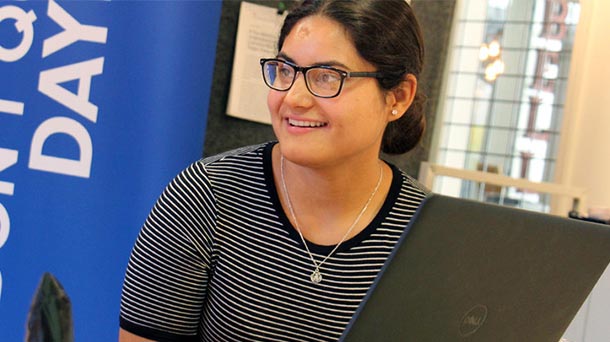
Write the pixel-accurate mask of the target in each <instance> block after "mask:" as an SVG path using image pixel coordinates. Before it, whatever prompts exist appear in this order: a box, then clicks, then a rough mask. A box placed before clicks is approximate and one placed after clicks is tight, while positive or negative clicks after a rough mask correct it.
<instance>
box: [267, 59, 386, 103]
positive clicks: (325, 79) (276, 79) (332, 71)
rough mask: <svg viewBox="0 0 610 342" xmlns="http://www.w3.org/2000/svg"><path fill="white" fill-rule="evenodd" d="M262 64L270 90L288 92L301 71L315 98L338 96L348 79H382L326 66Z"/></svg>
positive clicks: (269, 61)
mask: <svg viewBox="0 0 610 342" xmlns="http://www.w3.org/2000/svg"><path fill="white" fill-rule="evenodd" d="M260 62H261V67H262V69H263V79H264V80H265V84H266V85H267V86H268V87H269V88H271V89H273V90H278V91H288V89H290V88H291V87H292V85H293V84H294V81H295V80H296V79H297V73H298V72H299V71H300V72H301V73H302V74H303V76H304V78H305V86H307V90H309V92H310V93H311V94H313V95H314V96H317V97H322V98H331V97H336V96H338V95H339V93H341V88H343V82H344V81H345V79H346V78H348V77H374V78H380V77H381V73H379V72H347V71H344V70H341V69H336V68H333V67H329V66H324V65H315V66H308V67H301V66H298V65H296V64H293V63H290V62H287V61H284V60H281V59H277V58H262V59H261V61H260Z"/></svg>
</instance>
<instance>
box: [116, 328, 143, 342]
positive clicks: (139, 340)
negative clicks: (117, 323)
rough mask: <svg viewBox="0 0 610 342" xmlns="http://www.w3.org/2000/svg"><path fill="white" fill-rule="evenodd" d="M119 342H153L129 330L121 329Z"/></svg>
mask: <svg viewBox="0 0 610 342" xmlns="http://www.w3.org/2000/svg"><path fill="white" fill-rule="evenodd" d="M119 342H151V341H150V340H147V339H145V338H144V337H140V336H138V335H134V334H132V333H130V332H129V331H127V330H123V329H122V328H119Z"/></svg>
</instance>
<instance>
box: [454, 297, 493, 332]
mask: <svg viewBox="0 0 610 342" xmlns="http://www.w3.org/2000/svg"><path fill="white" fill-rule="evenodd" d="M485 319H487V307H486V306H485V305H481V304H479V305H475V306H474V307H473V308H472V309H470V310H468V312H466V314H465V315H464V316H463V317H462V321H461V323H460V336H462V337H466V336H470V335H472V334H474V333H475V332H477V330H478V329H479V328H480V327H481V326H482V325H483V323H485Z"/></svg>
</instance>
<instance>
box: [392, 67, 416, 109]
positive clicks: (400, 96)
mask: <svg viewBox="0 0 610 342" xmlns="http://www.w3.org/2000/svg"><path fill="white" fill-rule="evenodd" d="M416 92H417V78H415V76H414V75H413V74H406V75H405V76H404V79H403V80H402V82H400V84H398V85H397V86H396V87H394V88H393V89H392V90H390V91H388V93H387V96H386V103H387V105H388V108H389V110H388V115H389V121H394V120H398V119H399V118H400V117H402V116H403V115H404V114H405V113H406V112H407V109H409V107H410V106H411V103H413V99H414V98H415V93H416Z"/></svg>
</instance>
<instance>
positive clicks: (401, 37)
mask: <svg viewBox="0 0 610 342" xmlns="http://www.w3.org/2000/svg"><path fill="white" fill-rule="evenodd" d="M312 15H323V16H326V17H328V18H330V19H332V20H335V21H336V22H338V23H340V24H341V25H342V26H343V27H344V28H345V29H346V31H347V32H348V35H349V36H350V37H351V39H352V41H353V42H354V45H355V47H356V50H357V51H358V53H359V54H360V56H362V58H364V59H365V60H367V61H368V62H369V63H371V64H373V65H375V66H376V67H377V70H378V71H380V72H381V73H382V74H383V76H382V77H381V78H380V79H378V81H379V85H380V86H381V88H382V89H385V90H390V89H392V88H394V87H396V86H398V85H399V84H400V83H401V82H402V81H403V79H404V76H405V75H406V74H413V75H414V76H415V77H416V78H417V79H419V75H420V73H421V71H422V68H423V63H424V43H423V38H422V33H421V28H420V26H419V23H418V21H417V19H416V18H415V14H414V13H413V10H412V8H411V6H409V4H408V3H407V2H406V1H405V0H383V1H380V0H354V1H349V0H304V1H301V2H300V3H298V4H297V5H296V6H295V7H294V8H293V9H292V10H291V11H290V12H289V13H288V16H287V17H286V19H285V20H284V25H283V26H282V30H281V31H280V37H279V40H278V49H279V50H281V49H282V46H283V45H284V40H285V39H286V36H288V34H289V33H290V31H291V30H292V28H293V27H294V25H295V24H296V23H297V22H298V21H299V20H301V19H303V18H305V17H309V16H312ZM425 100H426V97H425V96H424V95H423V94H422V92H421V91H420V90H419V87H418V90H417V93H416V94H415V99H414V101H413V104H411V106H410V107H409V109H408V110H407V112H406V113H405V114H404V115H403V116H402V117H401V118H400V119H398V120H395V121H392V122H390V123H389V124H388V126H387V127H386V130H385V132H384V134H383V141H382V143H381V150H382V151H383V152H385V153H389V154H400V153H405V152H408V151H410V150H411V149H413V148H414V147H415V146H416V145H417V143H418V142H419V141H420V139H421V137H422V136H423V133H424V130H425V127H426V117H425V115H424V103H425Z"/></svg>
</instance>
